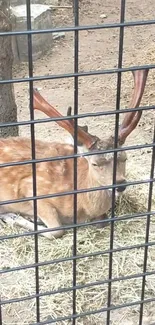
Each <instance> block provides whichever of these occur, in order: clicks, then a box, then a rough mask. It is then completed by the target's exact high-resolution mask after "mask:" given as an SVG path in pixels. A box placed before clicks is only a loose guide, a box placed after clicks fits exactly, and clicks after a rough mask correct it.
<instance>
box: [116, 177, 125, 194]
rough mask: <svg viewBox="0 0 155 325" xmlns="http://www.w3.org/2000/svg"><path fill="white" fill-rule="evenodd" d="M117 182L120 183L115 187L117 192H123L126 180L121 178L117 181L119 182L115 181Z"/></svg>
mask: <svg viewBox="0 0 155 325" xmlns="http://www.w3.org/2000/svg"><path fill="white" fill-rule="evenodd" d="M117 184H118V185H120V186H119V187H118V188H117V192H119V193H121V192H124V191H125V189H126V185H125V184H126V180H125V179H124V180H122V181H119V182H117ZM121 184H123V185H122V186H121Z"/></svg>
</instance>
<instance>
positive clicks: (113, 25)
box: [0, 20, 155, 36]
mask: <svg viewBox="0 0 155 325" xmlns="http://www.w3.org/2000/svg"><path fill="white" fill-rule="evenodd" d="M154 24H155V20H143V21H128V22H124V23H111V24H100V25H83V26H71V27H59V28H50V29H37V30H34V29H33V30H23V31H10V32H0V36H14V35H19V36H21V35H30V34H31V35H37V34H49V33H55V32H57V33H58V32H73V31H76V30H78V31H84V30H99V29H109V28H120V27H134V26H146V25H154Z"/></svg>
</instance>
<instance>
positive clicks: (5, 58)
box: [0, 0, 18, 138]
mask: <svg viewBox="0 0 155 325" xmlns="http://www.w3.org/2000/svg"><path fill="white" fill-rule="evenodd" d="M9 16H10V14H9V0H0V32H6V31H10V30H11V28H12V27H11V21H10V18H9ZM12 63H13V53H12V46H11V36H4V37H2V36H0V80H5V79H7V80H8V79H12ZM16 121H17V106H16V103H15V96H14V87H13V84H1V85H0V123H3V122H4V123H5V122H16ZM17 135H18V127H17V126H11V127H3V128H0V137H5V138H6V137H8V136H17Z"/></svg>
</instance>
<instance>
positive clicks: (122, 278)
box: [0, 271, 155, 306]
mask: <svg viewBox="0 0 155 325" xmlns="http://www.w3.org/2000/svg"><path fill="white" fill-rule="evenodd" d="M154 274H155V271H150V272H145V273H144V272H143V273H137V274H132V275H126V276H120V277H115V278H112V279H106V280H103V281H96V282H90V283H87V284H80V285H76V286H72V287H68V288H60V289H58V290H55V291H47V292H41V293H39V294H34V295H29V296H23V297H20V298H12V299H7V300H1V301H0V305H1V306H2V305H8V304H11V303H19V302H22V301H27V300H31V299H35V298H37V297H39V298H42V297H46V296H50V295H56V294H60V293H66V292H71V291H73V290H81V289H86V288H91V287H97V286H99V285H105V284H108V283H114V282H119V281H126V280H131V279H138V278H141V277H143V276H151V275H154Z"/></svg>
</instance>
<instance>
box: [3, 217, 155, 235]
mask: <svg viewBox="0 0 155 325" xmlns="http://www.w3.org/2000/svg"><path fill="white" fill-rule="evenodd" d="M148 215H155V211H149V212H147V211H146V212H143V213H138V214H137V213H135V214H132V215H131V214H130V215H123V216H120V217H118V216H116V217H113V218H110V219H104V220H98V221H90V222H84V223H78V224H72V225H68V226H66V225H64V226H61V227H57V228H55V229H56V230H72V229H74V228H75V227H76V228H83V227H88V226H95V225H99V224H101V223H102V224H104V223H111V222H112V221H115V222H117V221H126V220H130V219H136V218H143V217H146V216H148ZM50 231H52V228H45V229H44V230H36V231H29V232H24V233H20V234H11V235H7V236H0V240H1V241H2V240H7V239H14V238H20V237H28V236H33V235H35V234H42V233H45V232H50Z"/></svg>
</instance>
